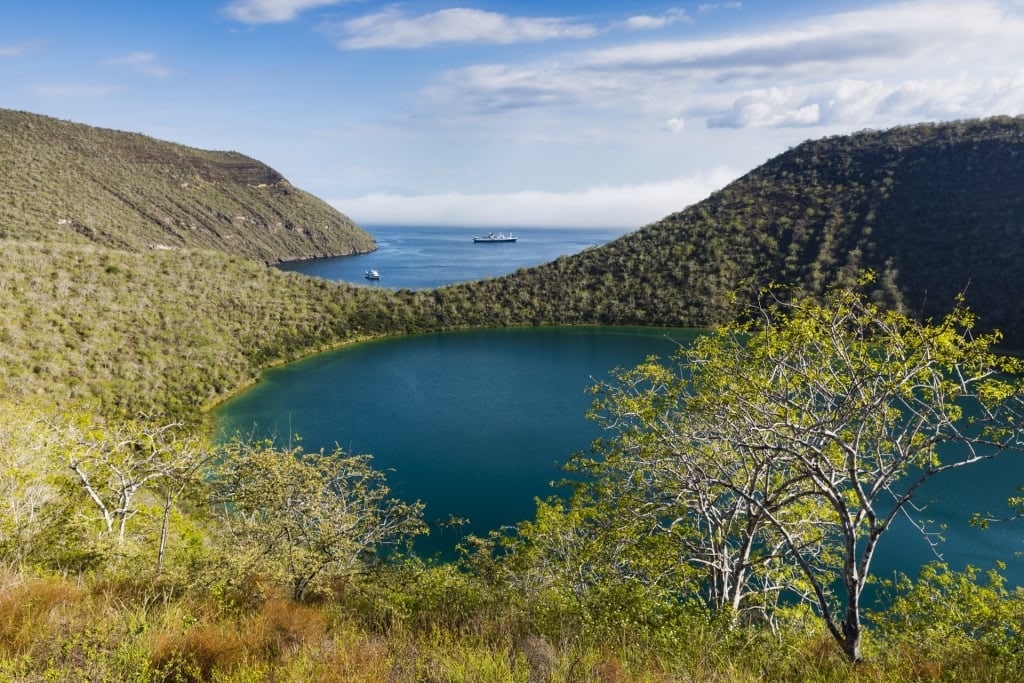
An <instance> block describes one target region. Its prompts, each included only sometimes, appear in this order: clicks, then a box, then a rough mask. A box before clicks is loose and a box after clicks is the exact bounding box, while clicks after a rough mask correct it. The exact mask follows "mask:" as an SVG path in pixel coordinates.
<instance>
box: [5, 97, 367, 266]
mask: <svg viewBox="0 0 1024 683" xmlns="http://www.w3.org/2000/svg"><path fill="white" fill-rule="evenodd" d="M0 178H2V179H3V180H2V183H0V237H7V238H15V239H27V240H38V241H60V242H71V243H86V242H93V243H96V244H99V245H101V246H106V247H113V248H117V249H127V250H131V251H138V250H142V249H152V248H199V249H215V250H218V251H224V252H228V253H231V254H237V255H241V256H245V257H247V258H251V259H254V260H258V261H264V262H277V261H283V260H293V259H303V258H312V257H317V256H332V255H342V254H351V253H361V252H367V251H372V250H373V249H374V248H375V243H374V240H373V238H372V237H371V236H370V235H368V234H367V233H366V232H364V231H363V230H361V229H360V228H358V227H357V226H356V225H355V224H353V223H352V221H351V220H350V219H349V218H348V217H346V216H345V215H343V214H341V213H340V212H338V211H337V210H335V209H334V208H333V207H331V206H329V205H328V204H327V203H325V202H323V201H321V200H319V199H317V198H316V197H313V196H312V195H309V194H307V193H306V192H303V191H302V190H299V189H296V188H295V187H293V186H292V185H291V184H290V183H289V182H288V181H287V180H285V179H284V178H283V177H282V176H281V175H280V174H279V173H277V171H275V170H273V169H272V168H270V167H268V166H266V165H264V164H262V163H260V162H258V161H256V160H254V159H251V158H249V157H246V156H243V155H241V154H237V153H235V152H210V151H204V150H198V149H193V148H190V147H184V146H182V145H176V144H172V143H169V142H163V141H160V140H155V139H153V138H150V137H146V136H143V135H137V134H133V133H124V132H120V131H113V130H107V129H102V128H94V127H91V126H84V125H81V124H76V123H69V122H66V121H60V120H57V119H53V118H49V117H45V116H39V115H36V114H28V113H24V112H15V111H10V110H5V109H0Z"/></svg>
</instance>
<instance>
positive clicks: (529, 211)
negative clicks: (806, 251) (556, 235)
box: [330, 167, 737, 228]
mask: <svg viewBox="0 0 1024 683" xmlns="http://www.w3.org/2000/svg"><path fill="white" fill-rule="evenodd" d="M736 176H737V173H736V172H735V171H732V170H730V169H728V168H725V167H720V168H716V169H713V170H712V171H710V172H707V173H703V172H701V173H696V174H694V175H691V176H689V177H685V178H677V179H674V180H670V181H665V182H656V183H647V184H643V185H626V186H618V187H610V186H604V185H602V186H599V187H593V188H589V189H585V190H580V191H576V192H561V193H559V192H537V191H524V192H513V193H507V194H464V193H461V192H450V193H445V194H432V195H419V196H411V197H410V196H402V195H394V194H385V193H377V194H369V195H366V196H363V197H357V198H354V199H339V200H332V201H331V202H330V203H331V204H333V205H334V206H335V207H336V208H337V209H338V210H339V211H342V212H344V213H345V214H346V215H348V216H350V217H352V218H353V219H354V220H355V221H356V222H358V223H361V224H364V225H403V224H404V225H451V226H477V227H508V226H511V227H529V226H538V227H591V228H605V227H607V228H638V227H640V226H642V225H646V224H648V223H651V222H653V221H656V220H659V219H661V218H663V217H665V216H667V215H668V214H670V213H674V212H676V211H681V210H682V209H684V208H685V207H687V206H689V205H690V204H693V203H695V202H698V201H700V200H702V199H705V198H706V197H707V196H708V195H709V194H711V192H713V191H714V190H717V189H719V188H721V187H723V186H724V185H726V184H727V183H728V182H730V181H731V180H733V179H734V178H735V177H736Z"/></svg>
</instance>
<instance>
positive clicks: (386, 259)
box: [278, 227, 625, 289]
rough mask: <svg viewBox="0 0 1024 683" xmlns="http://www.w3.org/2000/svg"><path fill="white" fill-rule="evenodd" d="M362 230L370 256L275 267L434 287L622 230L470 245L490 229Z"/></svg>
mask: <svg viewBox="0 0 1024 683" xmlns="http://www.w3.org/2000/svg"><path fill="white" fill-rule="evenodd" d="M367 230H368V232H370V234H372V235H373V236H374V237H375V238H376V239H377V247H378V248H377V251H375V252H373V253H371V254H360V255H357V256H341V257H338V258H332V259H319V260H315V261H299V262H293V263H285V264H281V265H280V266H278V267H279V268H281V269H282V270H293V271H296V272H300V273H305V274H306V275H314V276H316V277H322V278H325V279H328V280H342V281H344V282H354V283H358V284H366V285H370V286H379V287H389V288H391V289H403V288H406V289H433V288H435V287H440V286H442V285H447V284H452V283H454V282H464V281H466V280H480V279H483V278H488V277H495V276H498V275H505V274H507V273H511V272H514V271H516V270H517V269H519V268H527V267H530V266H537V265H540V264H541V263H547V262H548V261H554V260H555V259H556V258H558V257H559V256H564V255H569V254H576V253H578V252H581V251H583V250H584V249H586V248H588V247H594V246H599V245H601V244H605V243H606V242H609V241H611V240H613V239H615V238H616V237H619V236H621V235H623V234H625V231H624V230H608V229H602V230H597V229H594V230H589V229H564V228H558V229H556V228H523V229H517V230H512V231H511V232H512V233H513V234H515V236H516V237H517V238H518V240H517V241H516V242H511V243H501V244H475V243H474V242H473V235H481V234H487V233H488V232H490V231H489V230H474V229H472V228H420V227H379V228H374V227H370V228H367ZM504 232H505V233H508V232H510V231H508V230H505V231H504ZM371 269H372V270H376V271H378V272H379V273H380V280H377V281H372V282H371V281H369V280H367V279H366V278H365V277H364V275H365V273H366V271H367V270H371Z"/></svg>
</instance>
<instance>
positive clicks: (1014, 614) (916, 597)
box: [868, 563, 1024, 680]
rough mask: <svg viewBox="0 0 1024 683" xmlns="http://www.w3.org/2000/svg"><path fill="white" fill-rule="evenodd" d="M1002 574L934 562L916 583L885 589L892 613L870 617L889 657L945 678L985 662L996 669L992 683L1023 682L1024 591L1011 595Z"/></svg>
mask: <svg viewBox="0 0 1024 683" xmlns="http://www.w3.org/2000/svg"><path fill="white" fill-rule="evenodd" d="M999 569H1000V567H997V568H996V569H993V570H990V571H988V572H985V573H984V575H982V574H981V572H980V571H979V570H978V569H977V568H975V567H967V568H966V569H965V570H964V571H962V572H957V571H953V570H952V569H950V568H949V567H948V566H947V565H945V564H942V563H932V564H928V565H926V566H925V567H923V568H922V569H921V573H920V574H919V575H918V577H917V579H916V580H915V581H911V580H910V579H909V578H908V577H906V576H901V577H899V578H898V579H896V580H894V581H886V582H884V583H883V584H882V586H881V590H882V592H883V593H884V594H885V596H886V597H885V598H883V603H884V604H885V605H886V609H885V610H884V611H881V610H880V611H877V612H875V613H871V614H869V615H868V617H869V619H870V620H871V621H873V622H875V623H876V624H877V629H878V637H879V638H880V639H881V640H882V641H883V642H885V643H886V644H887V646H888V648H889V650H890V653H889V656H891V657H894V658H900V659H902V660H904V662H906V663H907V664H912V665H913V666H916V667H919V668H921V669H931V670H933V671H934V672H935V673H936V674H941V676H942V677H943V679H956V678H958V677H961V676H965V675H968V673H969V669H970V668H971V667H972V666H973V662H975V661H977V660H982V661H990V662H993V663H994V664H995V668H994V669H993V670H991V671H990V677H991V680H1013V679H1015V678H1017V677H1018V676H1019V675H1020V671H1021V670H1022V669H1024V654H1022V653H1024V648H1022V646H1024V590H1022V589H1021V588H1019V587H1018V588H1015V589H1012V590H1011V589H1009V588H1007V586H1006V580H1005V579H1004V578H1003V577H1002V576H1001V575H1000V574H999V573H998V570H999ZM936 677H938V676H936Z"/></svg>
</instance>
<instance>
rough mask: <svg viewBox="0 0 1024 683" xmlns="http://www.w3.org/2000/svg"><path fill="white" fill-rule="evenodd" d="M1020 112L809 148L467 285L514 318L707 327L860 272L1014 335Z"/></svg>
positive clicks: (916, 306) (916, 303) (908, 302)
mask: <svg viewBox="0 0 1024 683" xmlns="http://www.w3.org/2000/svg"><path fill="white" fill-rule="evenodd" d="M1022 184H1024V119H1022V118H1009V117H1001V118H994V119H987V120H983V121H965V122H958V123H947V124H924V125H917V126H908V127H903V128H896V129H893V130H888V131H865V132H862V133H857V134H854V135H849V136H841V137H832V138H826V139H822V140H815V141H810V142H806V143H804V144H801V145H799V146H798V147H795V148H793V149H791V150H789V151H788V152H786V153H784V154H781V155H779V156H778V157H775V158H773V159H771V160H770V161H768V162H767V163H765V164H764V165H762V166H760V167H758V168H756V169H754V170H753V171H751V172H750V173H748V174H747V175H745V176H743V177H742V178H740V179H738V180H737V181H735V182H733V183H731V184H730V185H729V186H727V187H726V188H724V189H722V190H721V191H719V192H716V193H714V194H712V195H711V196H710V197H709V198H708V199H706V200H704V201H702V202H699V203H697V204H695V205H693V206H691V207H689V208H687V209H685V210H683V211H680V212H679V213H675V214H672V215H670V216H667V217H666V218H664V219H662V220H660V221H658V222H656V223H653V224H651V225H649V226H647V227H645V228H643V229H641V230H638V231H636V232H633V233H631V234H629V235H626V236H624V237H622V238H620V239H618V240H617V241H615V242H612V243H611V244H608V245H605V246H603V247H600V248H595V249H590V250H588V251H585V252H583V253H582V254H579V255H576V256H571V257H565V258H560V259H558V260H556V261H554V262H552V263H549V264H545V265H542V266H540V267H537V268H532V269H529V270H523V271H520V272H517V273H515V274H512V275H509V276H507V277H505V278H500V279H496V280H493V281H490V282H487V283H485V284H482V285H477V286H474V287H473V292H474V293H473V296H474V298H477V297H478V298H482V299H487V300H492V301H496V302H499V304H500V306H502V307H503V308H506V309H510V310H514V311H518V312H519V313H517V314H512V315H511V318H513V319H528V320H542V321H545V322H559V323H567V324H573V323H578V322H591V323H606V324H638V325H655V324H656V325H680V326H691V327H704V326H711V325H717V324H719V323H722V322H726V321H728V320H731V319H733V318H734V317H735V315H736V309H735V308H734V307H733V304H734V303H735V301H736V297H737V296H739V297H740V300H741V301H749V300H750V298H751V297H752V296H753V295H754V294H755V293H756V292H757V291H759V290H760V289H762V288H763V287H765V286H767V285H769V284H773V283H774V284H780V283H781V284H785V285H787V286H788V287H790V288H791V289H792V290H793V292H794V294H797V295H799V294H801V293H802V294H812V295H820V294H822V293H823V292H824V291H825V290H826V289H828V288H829V287H831V286H836V285H850V284H853V283H854V282H855V281H856V278H857V274H858V273H859V272H861V271H862V270H863V269H867V268H870V269H872V270H874V271H875V272H876V273H878V274H879V278H878V280H877V282H876V286H875V288H874V292H873V296H874V298H875V300H876V301H878V302H880V303H885V304H888V305H890V306H896V307H901V306H902V307H904V308H905V309H906V310H909V311H913V312H915V314H919V315H923V316H925V317H938V316H941V315H942V314H943V313H944V312H945V311H946V310H948V309H949V307H950V306H951V305H952V302H953V299H954V297H955V295H957V294H958V293H961V292H963V293H965V294H966V298H967V303H968V304H969V305H970V306H971V308H972V309H973V310H975V311H977V312H978V314H979V316H980V318H981V324H982V326H983V327H985V328H986V329H992V328H998V329H1000V330H1002V331H1003V332H1004V334H1005V335H1006V337H1007V339H1008V340H1009V341H1011V342H1013V343H1015V344H1019V343H1020V342H1021V341H1024V283H1022V282H1020V280H1019V278H1015V277H1014V276H1013V273H1015V272H1016V271H1018V270H1020V267H1021V264H1022V263H1024V247H1022V246H1021V245H1022V244H1024V242H1022V240H1021V226H1022V225H1024V195H1022V194H1021V193H1020V191H1019V188H1020V187H1021V185H1022Z"/></svg>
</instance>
